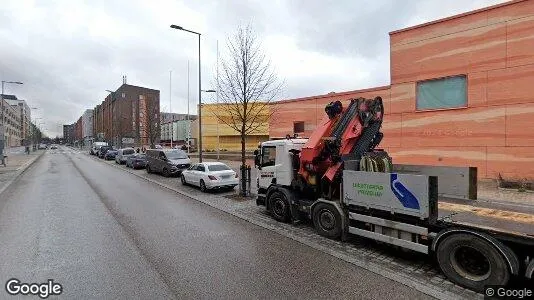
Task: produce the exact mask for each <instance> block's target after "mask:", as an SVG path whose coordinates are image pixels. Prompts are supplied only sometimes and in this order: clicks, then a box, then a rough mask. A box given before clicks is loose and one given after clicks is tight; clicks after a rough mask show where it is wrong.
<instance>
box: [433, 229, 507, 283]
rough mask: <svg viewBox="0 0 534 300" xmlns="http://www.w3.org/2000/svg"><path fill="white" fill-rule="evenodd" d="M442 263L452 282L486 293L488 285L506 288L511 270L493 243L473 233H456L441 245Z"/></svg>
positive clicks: (437, 251)
mask: <svg viewBox="0 0 534 300" xmlns="http://www.w3.org/2000/svg"><path fill="white" fill-rule="evenodd" d="M436 256H437V260H438V264H439V266H440V268H441V270H442V271H443V273H445V275H446V276H447V278H449V279H450V280H451V281H453V282H455V283H457V284H459V285H461V286H464V287H466V288H469V289H472V290H474V291H477V292H483V291H484V286H489V285H501V286H503V285H506V284H507V283H508V280H509V279H510V268H509V267H508V264H507V262H506V260H505V258H504V257H503V256H502V255H501V253H500V252H499V250H497V249H496V248H495V247H494V246H493V245H492V244H491V243H489V242H488V241H486V240H485V239H483V238H480V237H478V236H475V235H472V234H465V233H462V234H452V235H450V236H447V237H445V239H444V240H443V241H442V242H440V243H439V244H438V248H437V250H436Z"/></svg>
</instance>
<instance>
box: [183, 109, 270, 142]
mask: <svg viewBox="0 0 534 300" xmlns="http://www.w3.org/2000/svg"><path fill="white" fill-rule="evenodd" d="M217 116H218V117H217ZM269 116H270V109H269V105H265V107H262V112H261V113H260V114H259V116H258V118H257V120H256V123H255V124H253V126H252V127H257V129H256V130H255V131H254V132H252V133H250V134H248V135H247V138H246V149H247V150H254V149H257V147H258V143H259V142H264V141H267V140H269ZM220 119H223V120H225V121H226V122H230V120H231V119H232V115H231V113H230V109H228V104H224V103H219V104H215V103H213V104H202V148H203V149H204V150H217V144H219V145H218V146H219V149H226V150H228V151H240V150H241V136H240V134H239V132H238V131H236V130H235V129H233V128H232V127H230V126H228V125H226V124H225V123H224V122H221V121H220ZM196 127H197V128H198V123H196ZM193 136H194V137H197V136H198V133H197V134H196V135H193ZM217 137H218V138H219V139H218V140H219V142H218V143H217Z"/></svg>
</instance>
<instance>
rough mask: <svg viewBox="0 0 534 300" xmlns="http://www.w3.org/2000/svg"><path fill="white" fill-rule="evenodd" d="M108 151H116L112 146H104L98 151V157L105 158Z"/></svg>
mask: <svg viewBox="0 0 534 300" xmlns="http://www.w3.org/2000/svg"><path fill="white" fill-rule="evenodd" d="M108 150H114V149H113V147H111V146H102V147H100V149H99V150H98V157H100V158H104V156H105V155H106V152H108Z"/></svg>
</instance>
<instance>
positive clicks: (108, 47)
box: [0, 0, 504, 136]
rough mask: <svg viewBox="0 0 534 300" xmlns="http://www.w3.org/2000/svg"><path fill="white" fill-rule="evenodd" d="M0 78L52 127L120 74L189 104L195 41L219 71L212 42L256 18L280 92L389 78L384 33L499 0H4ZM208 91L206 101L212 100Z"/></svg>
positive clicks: (208, 71) (209, 80)
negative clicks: (175, 27) (279, 81)
mask: <svg viewBox="0 0 534 300" xmlns="http://www.w3.org/2000/svg"><path fill="white" fill-rule="evenodd" d="M1 2H2V3H1V5H0V15H1V17H2V21H1V25H0V39H1V42H0V53H1V56H0V57H1V58H0V78H1V80H10V81H22V82H24V85H22V86H14V85H7V86H6V91H5V93H6V94H15V95H16V96H17V97H19V98H21V99H25V100H27V101H28V104H29V105H30V106H31V107H37V108H38V109H37V110H34V111H33V114H34V116H35V115H37V116H38V117H42V118H43V121H44V124H43V125H42V126H43V127H44V128H45V129H46V130H45V132H47V133H48V134H49V135H51V136H55V135H56V134H59V135H62V134H61V133H60V132H61V131H62V128H61V125H62V124H67V123H72V122H74V121H76V120H77V119H78V117H79V116H80V115H81V114H82V113H83V111H84V110H85V109H88V108H93V107H94V106H95V105H97V104H99V103H100V102H101V101H102V100H103V99H104V97H105V96H106V94H107V92H106V91H105V90H106V89H110V90H115V89H117V88H118V87H119V86H120V85H121V83H122V75H126V76H127V80H128V83H129V84H133V85H140V86H145V87H149V88H154V89H159V90H160V91H161V107H162V110H165V111H168V110H169V106H170V105H169V98H170V97H169V71H171V70H172V93H171V94H172V111H173V112H181V113H185V112H186V111H187V108H186V107H187V64H188V61H189V62H190V103H191V105H190V109H191V113H195V112H196V105H195V103H197V101H198V100H197V99H198V98H197V92H196V90H197V82H198V72H197V70H198V46H197V45H198V40H197V37H196V36H195V35H192V34H188V33H186V32H182V31H177V30H172V29H170V28H169V25H170V24H178V25H181V26H183V27H184V28H188V29H191V30H193V31H198V32H201V33H202V82H203V88H206V89H208V88H211V87H212V86H213V82H214V78H215V76H214V75H215V65H216V57H217V55H216V53H217V52H216V45H217V41H219V51H220V53H221V55H222V53H223V52H224V46H225V39H226V37H227V36H228V34H231V33H233V32H234V31H235V29H236V28H237V26H239V25H246V24H249V23H250V24H252V26H253V28H254V29H255V31H256V32H257V34H258V36H259V39H260V40H261V42H262V44H263V48H264V51H265V52H266V54H267V56H268V57H270V58H271V60H272V63H273V66H274V67H275V69H276V72H277V74H278V75H279V77H280V78H281V79H283V80H284V81H285V88H284V91H283V94H282V95H281V96H280V98H281V99H282V98H285V99H286V98H294V97H305V96H311V95H317V94H324V93H328V92H332V91H336V92H339V91H345V90H354V89H360V88H369V87H374V86H379V85H387V84H389V36H388V32H390V31H393V30H397V29H401V28H404V27H408V26H412V25H417V24H420V23H423V22H427V21H432V20H435V19H438V18H443V17H447V16H451V15H455V14H458V13H463V12H466V11H469V10H473V9H477V8H482V7H485V6H489V5H493V4H496V3H500V2H504V1H501V0H470V1H464V0H450V1H443V0H403V1H399V0H346V1H319V0H272V1H237V0H235V1H228V0H220V1H212V0H201V1H178V0H151V1H149V0H137V1H136V0H113V1H106V0H92V1H89V0H88V1H77V0H41V1H38V0H36V1H30V0H1ZM211 98H213V96H211V95H210V96H209V97H208V99H206V100H205V101H206V102H211V101H213V99H211Z"/></svg>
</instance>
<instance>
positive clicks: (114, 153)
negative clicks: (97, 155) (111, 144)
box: [104, 149, 118, 160]
mask: <svg viewBox="0 0 534 300" xmlns="http://www.w3.org/2000/svg"><path fill="white" fill-rule="evenodd" d="M117 152H118V151H117V150H114V149H109V150H108V151H106V154H104V159H105V160H114V159H115V157H116V156H117Z"/></svg>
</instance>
